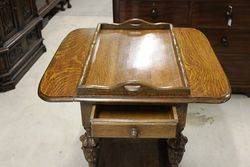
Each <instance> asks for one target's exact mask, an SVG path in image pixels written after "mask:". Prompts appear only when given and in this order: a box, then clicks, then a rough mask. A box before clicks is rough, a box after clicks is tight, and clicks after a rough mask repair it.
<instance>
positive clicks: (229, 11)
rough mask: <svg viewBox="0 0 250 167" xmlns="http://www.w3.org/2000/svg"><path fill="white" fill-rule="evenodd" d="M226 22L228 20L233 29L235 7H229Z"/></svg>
mask: <svg viewBox="0 0 250 167" xmlns="http://www.w3.org/2000/svg"><path fill="white" fill-rule="evenodd" d="M226 20H227V25H228V26H229V27H231V26H232V24H233V6H231V5H228V6H227V11H226Z"/></svg>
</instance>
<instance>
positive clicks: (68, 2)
mask: <svg viewBox="0 0 250 167" xmlns="http://www.w3.org/2000/svg"><path fill="white" fill-rule="evenodd" d="M67 5H68V6H67V7H68V8H71V7H72V5H71V4H70V0H67Z"/></svg>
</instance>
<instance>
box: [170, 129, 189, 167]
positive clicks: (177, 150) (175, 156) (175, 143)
mask: <svg viewBox="0 0 250 167" xmlns="http://www.w3.org/2000/svg"><path fill="white" fill-rule="evenodd" d="M187 142H188V139H187V137H185V136H184V135H183V134H182V133H180V134H179V135H178V137H177V138H176V139H168V140H167V144H168V161H169V165H170V167H178V164H179V163H180V162H181V160H182V157H183V155H184V152H185V145H186V143H187Z"/></svg>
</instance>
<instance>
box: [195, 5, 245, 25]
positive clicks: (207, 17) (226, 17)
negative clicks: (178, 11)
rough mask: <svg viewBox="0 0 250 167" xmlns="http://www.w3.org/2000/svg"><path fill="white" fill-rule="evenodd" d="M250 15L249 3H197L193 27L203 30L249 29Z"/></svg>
mask: <svg viewBox="0 0 250 167" xmlns="http://www.w3.org/2000/svg"><path fill="white" fill-rule="evenodd" d="M249 13H250V3H249V2H233V3H229V2H227V1H221V2H219V3H211V2H195V3H194V6H193V10H192V25H193V26H196V27H203V28H214V27H223V28H226V27H232V28H236V27H237V28H242V27H249V26H250V19H249Z"/></svg>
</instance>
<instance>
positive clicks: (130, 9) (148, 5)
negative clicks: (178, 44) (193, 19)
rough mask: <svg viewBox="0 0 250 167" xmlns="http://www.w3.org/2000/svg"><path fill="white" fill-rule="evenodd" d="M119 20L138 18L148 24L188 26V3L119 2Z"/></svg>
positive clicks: (132, 0)
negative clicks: (148, 22) (164, 23)
mask: <svg viewBox="0 0 250 167" xmlns="http://www.w3.org/2000/svg"><path fill="white" fill-rule="evenodd" d="M118 10H119V11H118V13H119V18H120V19H119V20H118V22H123V21H125V20H128V19H131V18H140V19H144V20H147V21H150V22H169V23H172V24H174V25H179V26H181V25H187V24H188V16H189V15H188V11H189V3H188V2H175V1H173V2H172V1H167V2H166V1H145V0H144V1H143V0H120V1H119V7H118Z"/></svg>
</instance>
